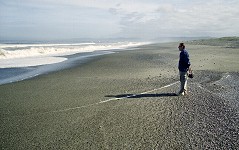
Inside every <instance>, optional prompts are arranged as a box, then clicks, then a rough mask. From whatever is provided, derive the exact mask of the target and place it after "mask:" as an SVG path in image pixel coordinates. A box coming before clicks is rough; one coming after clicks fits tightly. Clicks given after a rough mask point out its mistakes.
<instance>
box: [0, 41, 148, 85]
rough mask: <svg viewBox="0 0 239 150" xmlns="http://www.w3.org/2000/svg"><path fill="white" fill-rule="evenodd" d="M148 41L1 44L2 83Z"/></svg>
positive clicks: (23, 78) (0, 82) (22, 78)
mask: <svg viewBox="0 0 239 150" xmlns="http://www.w3.org/2000/svg"><path fill="white" fill-rule="evenodd" d="M142 44H144V43H132V42H117V43H76V44H0V85H1V84H7V83H11V82H17V81H21V80H25V79H29V78H32V77H35V76H38V75H41V74H46V73H49V72H53V71H58V70H62V69H65V68H68V67H72V66H74V65H79V64H80V63H84V62H86V61H87V60H89V59H91V58H93V57H94V56H99V55H106V54H111V53H114V52H113V51H114V50H116V49H118V50H119V49H126V48H129V47H135V46H139V45H142Z"/></svg>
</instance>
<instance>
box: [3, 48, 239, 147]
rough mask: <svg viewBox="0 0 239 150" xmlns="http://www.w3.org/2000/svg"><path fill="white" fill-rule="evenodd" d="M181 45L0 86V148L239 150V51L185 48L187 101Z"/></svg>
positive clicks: (111, 57) (108, 58) (121, 54)
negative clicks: (182, 80) (181, 86)
mask: <svg viewBox="0 0 239 150" xmlns="http://www.w3.org/2000/svg"><path fill="white" fill-rule="evenodd" d="M177 46H178V44H177V43H167V44H152V45H145V46H141V47H139V48H138V49H137V50H130V51H122V52H117V53H114V54H109V55H103V56H97V57H95V59H92V60H91V61H89V62H87V63H84V64H80V65H76V66H75V67H73V68H69V69H65V70H61V71H58V72H54V73H50V74H47V75H42V76H38V77H35V78H33V79H29V80H24V81H21V82H17V83H12V84H6V85H0V95H1V100H0V102H1V106H0V114H1V117H0V118H1V123H0V127H1V128H0V135H1V136H0V143H1V148H2V149H237V148H238V145H239V134H238V133H239V132H238V131H239V130H238V124H239V117H238V110H239V109H238V103H239V102H238V95H239V94H238V90H239V82H238V81H239V80H238V79H239V62H238V56H239V53H238V51H239V49H237V48H223V47H218V46H207V45H193V44H187V43H186V46H187V48H188V49H189V50H188V51H189V54H190V58H191V63H192V68H193V70H194V74H195V78H193V79H189V83H188V84H189V94H188V95H187V96H175V95H174V93H175V92H177V90H178V87H179V82H178V80H179V79H178V78H179V76H178V70H177V62H178V55H179V52H178V50H177Z"/></svg>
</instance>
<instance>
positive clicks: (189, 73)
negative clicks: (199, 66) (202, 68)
mask: <svg viewBox="0 0 239 150" xmlns="http://www.w3.org/2000/svg"><path fill="white" fill-rule="evenodd" d="M188 77H189V78H193V77H194V75H193V71H192V69H191V68H189V70H188Z"/></svg>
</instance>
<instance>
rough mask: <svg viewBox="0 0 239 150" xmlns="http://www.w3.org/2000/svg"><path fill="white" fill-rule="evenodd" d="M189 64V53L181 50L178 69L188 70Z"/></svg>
mask: <svg viewBox="0 0 239 150" xmlns="http://www.w3.org/2000/svg"><path fill="white" fill-rule="evenodd" d="M189 66H190V61H189V54H188V52H187V51H186V50H185V49H184V50H182V51H181V52H180V55H179V63H178V69H179V71H182V72H186V71H188V68H189Z"/></svg>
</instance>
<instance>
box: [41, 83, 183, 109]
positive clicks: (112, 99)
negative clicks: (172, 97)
mask: <svg viewBox="0 0 239 150" xmlns="http://www.w3.org/2000/svg"><path fill="white" fill-rule="evenodd" d="M177 83H179V81H177V82H174V83H171V84H168V85H165V86H163V87H160V88H157V89H153V90H150V91H145V92H142V93H140V94H147V93H150V92H154V91H157V90H161V89H164V88H167V87H170V86H172V85H175V84H177ZM137 95H138V94H133V95H128V96H124V97H120V98H111V99H107V100H104V101H100V102H98V103H93V104H89V105H84V106H78V107H73V108H66V109H60V110H55V111H50V112H45V113H57V112H66V111H70V110H75V109H81V108H85V107H89V106H93V105H99V104H102V103H106V102H110V101H116V100H122V99H126V98H132V97H135V96H137Z"/></svg>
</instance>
